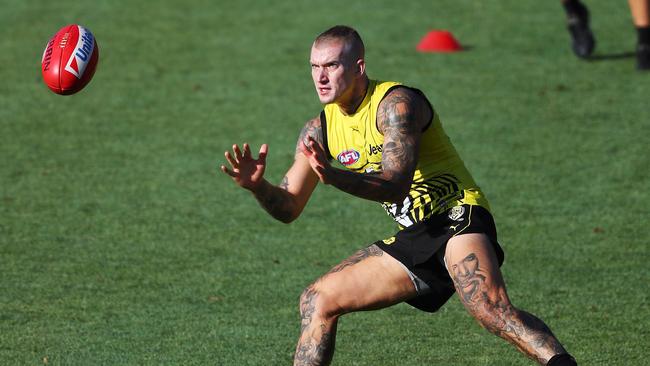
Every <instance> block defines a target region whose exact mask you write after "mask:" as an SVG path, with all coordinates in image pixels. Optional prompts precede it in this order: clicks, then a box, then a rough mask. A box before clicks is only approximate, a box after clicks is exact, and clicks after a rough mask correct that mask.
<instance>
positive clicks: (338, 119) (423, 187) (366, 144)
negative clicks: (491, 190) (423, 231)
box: [321, 80, 489, 228]
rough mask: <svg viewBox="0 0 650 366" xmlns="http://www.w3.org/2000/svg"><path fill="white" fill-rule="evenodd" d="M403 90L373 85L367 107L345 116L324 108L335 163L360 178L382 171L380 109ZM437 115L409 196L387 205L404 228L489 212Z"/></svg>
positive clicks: (330, 107) (331, 107)
mask: <svg viewBox="0 0 650 366" xmlns="http://www.w3.org/2000/svg"><path fill="white" fill-rule="evenodd" d="M400 86H402V85H401V84H400V83H396V82H379V81H375V80H371V81H370V83H369V85H368V91H367V92H366V96H365V98H364V100H363V102H361V105H360V106H359V108H358V109H357V111H356V112H355V113H354V114H351V115H345V114H343V113H342V112H341V110H340V109H339V107H338V105H336V104H328V105H326V106H325V108H324V110H323V112H322V113H321V124H322V126H324V127H323V136H324V137H325V147H326V149H327V150H328V153H329V154H330V157H331V158H336V160H338V161H339V162H340V163H341V164H343V166H345V167H346V168H347V169H349V170H352V171H354V172H357V173H371V172H380V171H381V159H382V146H383V144H384V136H383V135H382V134H381V132H379V130H378V129H377V123H376V121H377V108H378V106H379V103H380V102H381V101H382V99H383V98H384V96H385V95H386V94H387V93H388V92H389V91H390V90H392V89H393V88H396V87H400ZM402 87H403V86H402ZM416 91H417V90H416ZM417 92H418V93H420V92H419V91H417ZM420 94H421V93H420ZM422 97H423V98H425V97H424V95H422ZM425 99H426V98H425ZM432 114H433V116H432V120H431V121H430V122H429V124H428V125H427V126H426V127H425V128H424V131H423V133H422V138H421V142H420V151H419V152H418V163H417V166H416V168H415V173H414V174H413V182H412V183H411V189H410V191H409V194H408V196H407V197H406V198H405V199H404V202H401V203H399V204H396V203H384V204H383V206H384V209H385V210H386V212H387V213H388V215H390V216H391V217H392V218H393V219H394V220H395V221H396V222H397V223H398V224H399V225H400V226H401V227H403V228H404V227H409V226H411V225H413V224H415V223H417V222H420V221H423V220H425V219H427V218H428V217H430V216H431V215H434V214H438V213H441V212H444V211H446V210H447V209H449V208H451V207H454V206H458V205H462V204H469V205H478V206H482V207H484V208H486V209H488V210H489V206H488V202H487V200H486V198H485V196H484V195H483V193H481V190H480V189H479V187H478V186H477V185H476V183H475V182H474V179H473V178H472V176H471V175H470V174H469V172H468V171H467V169H466V168H465V164H464V163H463V161H462V160H461V158H460V156H459V155H458V153H457V152H456V149H455V148H454V146H453V145H452V144H451V142H450V141H449V138H448V137H447V135H446V134H445V131H444V130H443V128H442V125H441V123H440V119H439V118H438V115H437V114H436V113H435V111H433V109H432Z"/></svg>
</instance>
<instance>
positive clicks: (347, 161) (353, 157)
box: [336, 150, 361, 166]
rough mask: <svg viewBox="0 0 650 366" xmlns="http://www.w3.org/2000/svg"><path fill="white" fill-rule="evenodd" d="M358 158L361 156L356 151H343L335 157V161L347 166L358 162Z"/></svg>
mask: <svg viewBox="0 0 650 366" xmlns="http://www.w3.org/2000/svg"><path fill="white" fill-rule="evenodd" d="M360 156H361V155H360V154H359V152H358V151H356V150H345V151H343V152H342V153H340V154H339V155H338V156H337V157H336V160H338V161H339V162H340V163H341V164H343V165H346V166H347V165H352V164H354V163H356V162H357V161H359V157H360Z"/></svg>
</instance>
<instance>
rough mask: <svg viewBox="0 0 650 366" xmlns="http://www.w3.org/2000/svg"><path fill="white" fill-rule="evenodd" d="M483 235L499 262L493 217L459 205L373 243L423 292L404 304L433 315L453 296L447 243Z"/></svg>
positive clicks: (487, 212)
mask: <svg viewBox="0 0 650 366" xmlns="http://www.w3.org/2000/svg"><path fill="white" fill-rule="evenodd" d="M469 233H482V234H485V235H487V236H488V238H489V239H490V242H491V243H492V245H493V247H494V251H495V253H496V256H497V258H498V260H499V266H501V264H503V260H504V254H503V250H502V249H501V246H500V245H499V243H498V241H497V231H496V227H495V225H494V220H493V219H492V215H491V214H490V212H489V211H488V210H486V209H485V208H483V207H481V206H475V205H462V206H456V207H452V208H451V209H449V210H447V211H446V212H444V213H441V214H438V215H434V216H432V217H430V218H429V219H427V220H426V221H423V222H420V223H417V224H415V225H413V226H410V227H407V228H405V229H403V230H401V231H399V232H398V233H397V234H395V236H394V237H391V238H389V239H385V240H379V241H377V242H375V243H374V244H376V245H377V246H378V247H379V248H381V249H382V250H383V251H384V252H386V253H388V254H389V255H391V256H392V257H393V258H395V259H397V260H398V261H400V262H401V263H402V264H403V265H404V266H405V267H406V268H407V269H408V270H409V271H410V272H411V274H413V275H414V276H415V277H416V278H417V279H419V280H421V281H422V282H424V284H426V287H428V288H427V289H426V291H421V292H420V294H419V295H418V296H417V297H415V298H413V299H411V300H408V301H407V303H408V304H409V305H411V306H413V307H416V308H418V309H420V310H423V311H428V312H435V311H437V310H438V309H440V307H442V305H444V304H445V303H446V302H447V300H449V298H450V297H451V296H452V295H453V294H454V292H455V289H454V283H453V281H452V279H451V277H449V272H447V268H446V266H445V249H446V248H447V241H449V239H451V238H452V237H453V236H455V235H458V234H469Z"/></svg>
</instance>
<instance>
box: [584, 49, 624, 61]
mask: <svg viewBox="0 0 650 366" xmlns="http://www.w3.org/2000/svg"><path fill="white" fill-rule="evenodd" d="M633 57H636V52H632V51H629V52H619V53H610V54H606V55H594V56H591V57H589V58H588V59H587V60H588V61H608V60H621V59H625V58H633Z"/></svg>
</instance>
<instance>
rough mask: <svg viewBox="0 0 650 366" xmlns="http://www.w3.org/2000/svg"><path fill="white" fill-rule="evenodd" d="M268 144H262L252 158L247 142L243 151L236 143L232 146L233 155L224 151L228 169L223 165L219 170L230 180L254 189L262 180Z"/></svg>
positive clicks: (243, 186)
mask: <svg viewBox="0 0 650 366" xmlns="http://www.w3.org/2000/svg"><path fill="white" fill-rule="evenodd" d="M268 149H269V148H268V145H266V144H263V145H262V146H261V147H260V152H259V157H258V158H257V159H253V156H252V155H251V149H250V146H248V144H246V143H245V144H244V145H243V150H244V152H243V153H242V151H241V150H240V149H239V146H238V145H233V146H232V151H233V153H234V156H233V155H232V154H231V153H230V151H226V153H225V156H226V160H228V163H230V169H229V168H227V167H226V166H225V165H222V166H221V171H223V172H224V173H226V174H228V175H229V176H230V177H231V178H232V180H233V181H234V182H235V183H237V185H239V186H240V187H242V188H246V189H248V190H250V191H255V189H256V188H257V187H258V186H259V185H260V184H261V183H262V182H263V181H264V170H265V168H266V154H267V152H268Z"/></svg>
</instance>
